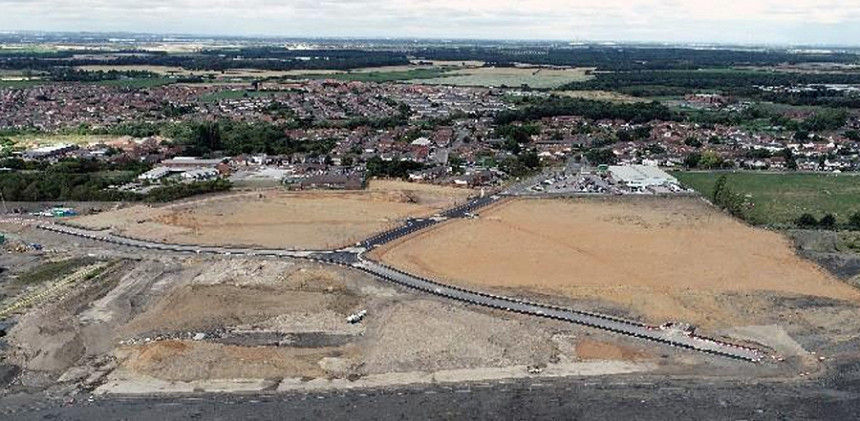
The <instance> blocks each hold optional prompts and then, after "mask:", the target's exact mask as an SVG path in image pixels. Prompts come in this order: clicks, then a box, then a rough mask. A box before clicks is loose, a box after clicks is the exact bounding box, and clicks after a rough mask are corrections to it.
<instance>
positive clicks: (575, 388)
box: [0, 377, 860, 421]
mask: <svg viewBox="0 0 860 421" xmlns="http://www.w3.org/2000/svg"><path fill="white" fill-rule="evenodd" d="M9 401H10V399H8V398H0V419H9V420H58V419H59V420H86V421H104V420H189V419H190V420H194V419H197V420H225V421H235V420H260V419H271V420H351V421H354V420H374V421H376V420H380V421H387V420H404V419H419V420H452V419H487V420H525V419H541V420H543V419H546V420H569V419H570V420H634V419H635V420H654V421H663V420H712V419H714V420H839V421H845V420H856V419H860V393H858V390H857V389H856V388H855V389H846V388H844V387H840V386H835V387H834V386H833V385H827V384H821V383H815V382H802V383H794V382H791V383H784V384H780V383H754V384H745V383H738V382H732V381H720V380H714V381H708V380H664V379H659V378H653V377H612V378H607V379H595V378H566V379H555V380H537V379H533V380H523V381H516V382H493V383H471V384H462V385H456V386H450V387H449V386H434V387H401V388H392V389H380V390H363V391H358V390H356V391H348V392H328V393H288V394H277V395H262V396H261V395H250V396H242V395H198V396H194V397H175V396H170V397H149V398H123V397H110V398H105V399H97V400H95V401H93V402H87V401H86V400H83V401H80V402H77V403H75V404H73V405H71V406H67V407H62V406H60V405H59V404H58V403H56V402H45V401H38V402H33V403H31V404H29V405H21V404H20V403H10V402H9Z"/></svg>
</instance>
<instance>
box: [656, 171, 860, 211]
mask: <svg viewBox="0 0 860 421" xmlns="http://www.w3.org/2000/svg"><path fill="white" fill-rule="evenodd" d="M722 174H725V175H726V176H727V178H728V185H729V186H730V187H731V188H732V189H733V190H734V191H736V192H738V193H741V194H743V195H745V196H746V197H747V200H748V201H749V202H751V203H752V204H753V205H754V206H753V207H752V209H751V210H750V211H749V220H750V221H751V222H753V223H756V224H793V223H794V221H795V220H796V219H797V217H799V216H800V215H801V214H803V213H811V214H813V215H815V217H817V218H820V217H822V216H823V215H824V214H827V213H832V214H834V215H835V216H836V219H837V221H839V222H840V223H845V222H846V221H847V219H848V216H849V215H851V214H852V213H854V212H857V211H860V177H858V176H856V175H851V174H798V173H786V174H774V173H754V172H739V173H720V172H678V173H674V174H673V175H674V176H675V177H677V178H678V180H679V181H681V182H682V183H684V184H685V185H687V186H688V187H690V188H693V189H695V190H696V191H698V192H700V193H702V194H703V195H705V196H707V197H710V196H711V194H712V192H713V186H714V183H715V182H716V181H717V178H718V177H719V176H720V175H722Z"/></svg>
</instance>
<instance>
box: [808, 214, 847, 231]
mask: <svg viewBox="0 0 860 421" xmlns="http://www.w3.org/2000/svg"><path fill="white" fill-rule="evenodd" d="M795 223H796V224H797V226H798V227H800V228H807V229H814V228H819V229H826V230H832V229H836V228H839V224H838V222H837V221H836V216H835V215H833V214H832V213H828V214H825V215H824V216H822V217H821V219H818V218H816V217H815V215H812V214H811V213H804V214H802V215H800V216H799V217H798V218H797V220H796V221H795ZM845 228H848V229H851V230H855V231H860V211H857V212H854V213H853V214H851V215H850V216H849V217H848V223H847V224H846V225H845Z"/></svg>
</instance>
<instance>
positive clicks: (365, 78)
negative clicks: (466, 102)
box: [291, 68, 446, 83]
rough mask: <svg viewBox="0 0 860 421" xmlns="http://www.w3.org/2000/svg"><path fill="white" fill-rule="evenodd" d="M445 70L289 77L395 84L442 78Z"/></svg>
mask: <svg viewBox="0 0 860 421" xmlns="http://www.w3.org/2000/svg"><path fill="white" fill-rule="evenodd" d="M445 72H446V71H445V70H442V69H436V68H432V69H414V70H404V71H390V72H385V71H383V72H373V71H362V72H348V73H334V74H306V75H296V76H291V77H292V78H296V79H334V80H346V81H356V82H377V83H382V82H397V81H402V80H412V79H432V78H436V77H440V76H443V75H444V74H445Z"/></svg>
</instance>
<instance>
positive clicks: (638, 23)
mask: <svg viewBox="0 0 860 421" xmlns="http://www.w3.org/2000/svg"><path fill="white" fill-rule="evenodd" d="M0 30H50V31H130V32H148V33H194V34H218V35H281V36H302V37H317V36H355V37H406V38H412V37H415V38H493V39H560V40H618V41H668V42H674V41H692V42H739V43H780V44H782V43H787V44H790V43H794V44H797V43H803V44H821V43H826V44H847V45H857V44H860V1H857V0H853V1H849V0H839V1H835V0H521V1H516V0H412V1H399V0H0Z"/></svg>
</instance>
